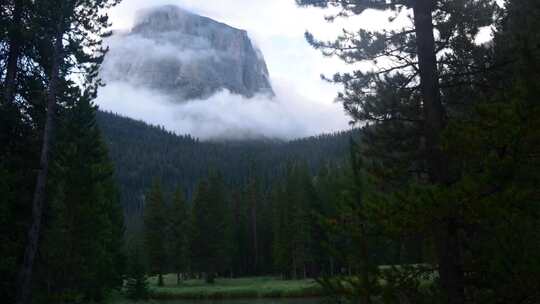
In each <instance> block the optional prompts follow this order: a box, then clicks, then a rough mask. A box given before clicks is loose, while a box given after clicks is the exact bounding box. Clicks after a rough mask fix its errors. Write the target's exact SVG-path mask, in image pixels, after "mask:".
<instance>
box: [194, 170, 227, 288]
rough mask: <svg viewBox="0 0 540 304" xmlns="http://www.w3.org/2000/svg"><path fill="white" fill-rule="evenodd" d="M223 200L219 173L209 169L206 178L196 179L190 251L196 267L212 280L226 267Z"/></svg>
mask: <svg viewBox="0 0 540 304" xmlns="http://www.w3.org/2000/svg"><path fill="white" fill-rule="evenodd" d="M225 211H226V201H225V193H224V188H223V182H222V180H221V176H220V175H219V174H217V173H211V175H210V178H209V181H202V182H201V183H199V187H198V188H197V193H196V195H195V199H194V201H193V224H192V227H193V234H192V240H191V246H190V247H191V255H192V260H193V263H194V266H195V268H196V269H197V270H198V271H200V272H202V273H204V274H205V278H206V282H207V283H209V284H213V283H214V280H215V275H216V274H217V273H219V272H221V271H223V270H226V268H225V266H226V265H227V260H228V259H227V257H226V256H225V253H226V250H225V248H226V246H227V244H226V243H225V232H226V229H225V228H226V227H225V219H226V213H225Z"/></svg>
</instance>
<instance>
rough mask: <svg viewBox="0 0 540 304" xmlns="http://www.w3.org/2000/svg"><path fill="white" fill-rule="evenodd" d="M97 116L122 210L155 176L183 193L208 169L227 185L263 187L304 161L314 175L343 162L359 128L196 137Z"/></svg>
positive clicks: (133, 208)
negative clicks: (283, 136) (274, 136)
mask: <svg viewBox="0 0 540 304" xmlns="http://www.w3.org/2000/svg"><path fill="white" fill-rule="evenodd" d="M97 118H98V123H99V125H100V127H101V130H102V132H103V136H104V138H105V141H106V142H107V145H108V148H109V152H110V156H111V158H112V160H113V162H114V164H115V167H116V175H117V180H118V184H119V185H120V189H121V194H122V195H121V199H122V202H123V205H124V208H125V210H126V212H127V214H132V213H133V212H135V213H136V214H138V213H140V211H141V210H140V208H141V203H142V201H143V200H142V199H143V197H144V193H146V191H147V190H148V188H149V187H150V185H151V184H152V180H154V179H160V180H161V182H162V183H163V187H164V188H165V191H166V192H169V193H170V192H172V191H173V190H174V189H175V188H176V187H177V186H181V187H183V188H184V189H183V190H184V191H185V192H186V193H187V195H188V197H191V195H192V193H193V190H194V188H195V186H196V184H197V183H198V182H199V181H200V180H201V179H205V178H206V177H207V176H208V173H209V170H215V171H218V172H220V173H222V174H223V179H224V181H225V184H227V185H228V186H241V185H244V184H245V183H246V182H247V181H248V180H249V178H250V177H252V176H256V177H257V178H259V179H260V180H261V182H262V184H263V185H264V186H266V187H268V186H269V185H270V184H271V183H272V182H273V181H275V180H276V179H277V178H280V177H283V176H284V174H285V171H286V166H287V164H288V163H292V162H298V161H301V162H304V163H305V164H306V165H307V166H308V167H309V169H310V172H311V173H312V174H314V173H316V172H317V171H318V170H319V168H321V167H322V166H323V165H325V164H328V163H334V164H336V163H340V162H342V161H343V159H344V158H345V157H346V155H347V151H348V149H349V148H348V146H349V140H350V137H351V136H357V135H358V131H344V132H338V133H334V134H325V135H320V136H316V137H309V138H304V139H298V140H294V141H290V142H284V141H279V140H260V141H241V142H201V141H199V140H198V139H195V138H193V137H191V136H189V135H187V136H179V135H176V134H174V133H172V132H169V131H167V130H165V129H163V128H161V127H157V126H150V125H147V124H145V123H144V122H141V121H136V120H133V119H130V118H125V117H121V116H118V115H115V114H111V113H106V112H98V114H97ZM354 133H357V134H356V135H355V134H354Z"/></svg>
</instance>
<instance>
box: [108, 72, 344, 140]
mask: <svg viewBox="0 0 540 304" xmlns="http://www.w3.org/2000/svg"><path fill="white" fill-rule="evenodd" d="M274 89H275V91H276V97H274V98H273V99H270V98H268V97H267V96H264V95H259V96H255V97H254V98H251V99H246V98H242V97H241V96H238V95H233V94H231V93H229V92H227V91H222V92H220V93H218V94H215V95H214V96H212V97H210V98H209V99H207V100H193V101H189V102H180V103H179V102H177V101H175V100H173V99H172V98H171V97H169V96H166V95H164V94H161V93H160V92H158V91H155V90H151V89H146V88H143V87H137V86H135V85H131V84H129V83H126V82H111V83H109V84H108V85H107V86H105V87H104V88H102V89H101V90H100V93H99V97H98V104H99V105H100V108H101V109H103V110H107V111H111V112H115V113H121V114H123V115H127V116H129V117H132V118H135V119H140V120H143V121H146V122H148V123H150V124H154V125H160V126H164V127H165V128H166V129H168V130H171V131H174V132H176V133H178V134H191V135H193V136H195V137H198V138H200V139H203V140H208V139H217V138H219V139H246V138H259V137H266V138H279V139H293V138H298V137H305V136H309V135H313V134H320V133H324V132H329V131H332V130H340V129H345V128H347V119H346V118H345V115H344V114H343V111H342V110H341V107H340V106H339V105H335V104H334V105H329V104H320V103H317V102H310V101H309V100H306V99H304V98H303V97H301V96H298V95H295V93H294V90H290V88H288V87H287V85H285V84H280V83H278V84H275V85H274Z"/></svg>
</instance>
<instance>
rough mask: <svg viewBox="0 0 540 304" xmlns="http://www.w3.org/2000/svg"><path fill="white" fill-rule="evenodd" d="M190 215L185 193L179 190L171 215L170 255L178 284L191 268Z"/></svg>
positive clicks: (175, 195)
mask: <svg viewBox="0 0 540 304" xmlns="http://www.w3.org/2000/svg"><path fill="white" fill-rule="evenodd" d="M188 214H189V212H188V206H187V204H186V201H185V199H184V194H183V191H182V190H181V189H180V188H179V189H177V190H176V192H175V193H174V198H173V204H172V206H171V211H170V213H169V217H170V220H169V223H170V225H171V229H170V234H171V241H172V242H171V248H170V255H171V258H172V261H173V266H174V270H175V272H176V278H177V284H180V282H181V278H182V275H185V274H186V273H187V272H188V271H189V268H190V267H189V266H190V261H189V247H188V246H189V243H188V240H189V234H190V225H189V224H190V223H189V216H188Z"/></svg>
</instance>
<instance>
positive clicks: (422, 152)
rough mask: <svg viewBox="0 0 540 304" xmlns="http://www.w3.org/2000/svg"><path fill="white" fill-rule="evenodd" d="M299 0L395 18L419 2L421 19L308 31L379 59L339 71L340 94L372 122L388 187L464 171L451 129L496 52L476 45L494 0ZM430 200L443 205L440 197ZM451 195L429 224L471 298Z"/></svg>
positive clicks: (340, 50)
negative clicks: (448, 134) (451, 144)
mask: <svg viewBox="0 0 540 304" xmlns="http://www.w3.org/2000/svg"><path fill="white" fill-rule="evenodd" d="M297 3H298V4H299V5H305V6H318V7H329V6H332V7H337V8H339V11H340V13H338V15H337V16H334V18H338V17H347V16H353V15H359V14H362V13H363V12H364V11H365V10H367V9H375V10H384V11H387V12H389V13H391V14H392V17H391V18H390V20H395V18H396V17H397V16H398V15H399V14H401V13H404V12H405V11H407V10H408V11H410V12H411V16H412V17H411V18H412V20H411V21H412V22H411V23H412V24H409V25H406V26H405V27H404V28H403V29H402V30H398V31H394V30H380V31H374V32H372V31H366V30H359V31H356V32H351V31H346V30H344V32H343V35H341V36H340V37H338V39H337V40H336V41H334V42H320V41H317V40H316V39H315V38H314V37H313V35H311V34H309V33H308V34H307V35H306V37H307V39H308V41H309V42H310V43H311V44H312V45H313V46H314V47H316V48H318V49H321V50H322V51H323V53H324V54H326V55H336V56H338V57H339V58H341V59H343V60H344V61H346V62H348V63H355V62H365V61H368V62H371V63H374V64H375V68H374V69H373V70H372V71H367V72H364V71H355V72H353V73H344V74H338V75H336V76H335V77H334V79H333V80H334V81H335V82H339V83H342V84H343V85H344V89H345V92H344V93H343V94H340V95H339V98H340V100H341V101H342V102H343V104H344V107H345V109H346V110H347V111H348V112H349V113H350V115H351V116H352V118H353V119H354V121H356V122H368V127H366V128H364V129H365V133H366V134H365V137H364V140H365V143H366V145H364V146H365V152H364V155H366V156H369V157H370V158H371V160H372V163H373V164H375V166H373V168H372V169H371V173H372V174H374V175H375V176H377V177H378V178H379V179H378V181H379V187H380V188H381V190H382V191H386V192H388V188H390V189H392V191H394V190H399V189H400V188H401V189H403V187H404V186H405V187H408V186H411V185H412V184H419V185H422V186H425V187H426V188H425V189H427V190H426V193H427V192H430V191H432V190H433V189H439V188H444V187H447V186H448V185H451V184H452V183H453V181H454V172H452V171H451V170H450V167H449V160H448V158H449V156H448V155H447V154H446V153H445V152H444V151H443V150H442V145H441V140H442V139H441V137H442V133H443V130H444V129H445V127H446V125H447V123H448V120H449V119H452V118H453V117H454V116H455V115H459V114H461V113H463V109H462V108H461V107H460V105H462V104H463V102H462V100H461V99H459V98H456V96H460V97H464V96H470V95H466V94H467V93H471V92H473V91H474V90H475V88H476V87H478V85H477V84H476V82H473V81H471V79H473V76H474V75H478V74H482V73H485V71H486V61H485V60H484V59H485V57H486V56H487V55H485V54H486V53H487V52H486V51H485V49H483V48H482V47H480V46H477V45H475V38H476V36H477V34H478V31H479V29H480V28H482V27H484V26H489V25H492V24H493V22H494V20H493V8H494V6H495V3H494V1H491V0H484V1H473V0H470V1H448V0H437V1H433V0H417V1H401V0H396V1H386V0H380V1H367V0H365V1H364V0H352V1H339V0H324V1H319V0H297ZM330 19H333V18H330ZM435 30H437V32H438V35H437V36H435ZM488 67H489V65H488ZM480 85H481V84H480ZM456 88H457V89H456ZM449 97H451V98H449ZM381 168H382V169H384V170H379V169H381ZM390 186H391V187H390ZM423 197H425V198H428V197H430V195H429V194H427V195H425V196H423ZM431 197H433V195H431ZM398 201H399V199H398ZM419 201H420V200H417V202H419ZM408 203H409V202H408V201H404V200H401V202H400V204H408ZM428 204H429V206H431V207H434V206H436V205H437V204H440V202H436V201H431V202H429V203H428ZM442 205H444V206H445V207H443V208H440V209H438V210H437V211H435V210H434V211H432V212H431V214H437V216H435V217H432V216H429V217H428V218H426V219H425V222H426V223H429V224H428V225H427V226H429V228H428V227H425V229H426V230H427V231H429V232H433V233H432V234H431V235H432V237H433V240H434V242H435V245H436V255H437V264H438V266H439V275H440V283H441V290H442V291H443V293H444V299H445V302H446V303H464V302H465V278H464V275H465V272H464V269H463V267H462V266H463V256H462V253H463V247H462V244H463V243H462V242H461V239H460V238H461V227H459V226H460V225H459V223H460V222H461V219H460V214H461V213H460V211H459V209H460V208H459V204H458V202H456V201H451V200H450V201H447V202H445V203H443V204H442ZM412 209H415V208H412ZM415 210H416V209H415ZM413 212H417V211H413ZM422 215H428V214H427V213H422ZM400 216H406V215H405V214H400ZM409 216H411V217H414V216H415V215H414V214H410V215H409Z"/></svg>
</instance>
